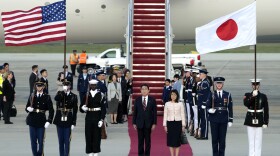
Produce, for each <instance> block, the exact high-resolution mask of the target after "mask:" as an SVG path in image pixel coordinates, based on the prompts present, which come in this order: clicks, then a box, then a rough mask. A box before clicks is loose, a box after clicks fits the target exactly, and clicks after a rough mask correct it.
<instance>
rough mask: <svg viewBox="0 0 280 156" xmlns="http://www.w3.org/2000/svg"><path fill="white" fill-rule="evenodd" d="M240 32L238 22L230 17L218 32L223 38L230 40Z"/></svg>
mask: <svg viewBox="0 0 280 156" xmlns="http://www.w3.org/2000/svg"><path fill="white" fill-rule="evenodd" d="M237 32H238V26H237V23H236V22H235V21H234V20H233V19H229V20H227V21H226V22H224V23H223V24H221V25H220V26H219V27H218V29H217V31H216V33H217V35H218V37H219V38H220V39H221V40H224V41H228V40H231V39H233V38H234V37H235V36H236V35H237Z"/></svg>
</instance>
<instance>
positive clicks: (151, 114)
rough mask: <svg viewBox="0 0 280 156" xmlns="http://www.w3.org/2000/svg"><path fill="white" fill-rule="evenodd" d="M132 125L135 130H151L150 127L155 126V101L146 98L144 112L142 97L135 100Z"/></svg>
mask: <svg viewBox="0 0 280 156" xmlns="http://www.w3.org/2000/svg"><path fill="white" fill-rule="evenodd" d="M133 124H134V125H136V126H137V128H144V126H145V128H151V127H152V125H156V124H157V104H156V100H155V99H154V98H153V97H151V96H148V101H147V107H146V110H145V111H144V108H143V105H142V96H140V97H138V98H137V99H135V102H134V112H133Z"/></svg>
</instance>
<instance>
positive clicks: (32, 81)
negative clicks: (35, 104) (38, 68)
mask: <svg viewBox="0 0 280 156" xmlns="http://www.w3.org/2000/svg"><path fill="white" fill-rule="evenodd" d="M37 80H39V78H38V75H36V74H34V73H33V72H32V73H31V74H30V76H29V87H30V94H31V93H33V90H34V84H35V82H36V81H37Z"/></svg>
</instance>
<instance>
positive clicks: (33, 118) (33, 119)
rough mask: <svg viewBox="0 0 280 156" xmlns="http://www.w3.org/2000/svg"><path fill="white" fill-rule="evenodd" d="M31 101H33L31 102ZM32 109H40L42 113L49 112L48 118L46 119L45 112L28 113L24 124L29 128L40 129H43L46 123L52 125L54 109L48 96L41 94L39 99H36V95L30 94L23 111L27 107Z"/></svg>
mask: <svg viewBox="0 0 280 156" xmlns="http://www.w3.org/2000/svg"><path fill="white" fill-rule="evenodd" d="M32 99H33V100H32ZM29 106H30V107H33V108H34V110H35V109H40V110H44V111H49V116H48V118H46V114H45V112H38V113H37V112H36V111H35V112H29V114H28V116H27V118H26V123H27V125H29V126H32V127H37V128H42V127H44V125H45V123H46V122H49V123H52V121H53V115H54V109H53V103H52V100H51V97H50V95H48V94H45V93H43V94H42V95H41V97H37V94H36V93H35V94H34V95H33V94H31V95H30V97H29V98H28V101H27V104H26V107H25V111H26V112H28V111H27V107H29Z"/></svg>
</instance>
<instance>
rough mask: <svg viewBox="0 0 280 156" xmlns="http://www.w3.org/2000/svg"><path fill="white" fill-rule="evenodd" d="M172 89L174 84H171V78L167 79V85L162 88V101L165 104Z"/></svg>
mask: <svg viewBox="0 0 280 156" xmlns="http://www.w3.org/2000/svg"><path fill="white" fill-rule="evenodd" d="M171 90H172V86H170V79H165V86H164V87H163V90H162V101H163V104H164V105H165V103H166V102H168V101H169V98H170V92H171Z"/></svg>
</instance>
